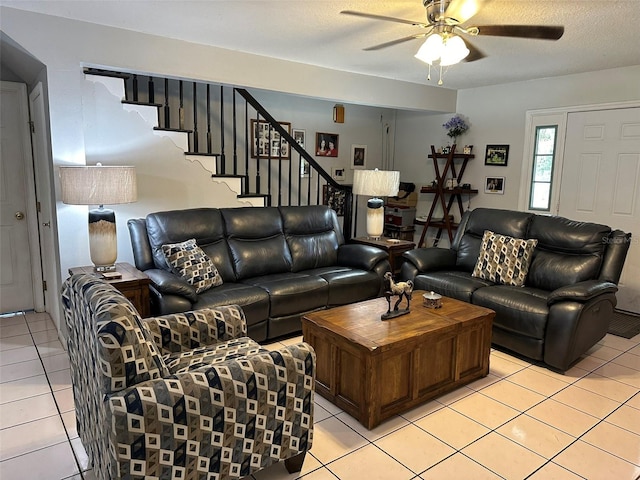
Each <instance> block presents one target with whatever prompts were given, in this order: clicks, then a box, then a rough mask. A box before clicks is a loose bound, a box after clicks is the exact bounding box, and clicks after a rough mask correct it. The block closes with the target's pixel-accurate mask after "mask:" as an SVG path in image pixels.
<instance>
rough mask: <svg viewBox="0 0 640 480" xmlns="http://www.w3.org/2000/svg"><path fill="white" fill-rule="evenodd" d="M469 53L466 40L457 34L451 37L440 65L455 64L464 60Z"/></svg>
mask: <svg viewBox="0 0 640 480" xmlns="http://www.w3.org/2000/svg"><path fill="white" fill-rule="evenodd" d="M467 55H469V49H468V48H467V46H466V45H465V43H464V40H462V38H460V37H457V36H454V37H449V38H448V39H447V41H446V42H445V44H444V49H443V50H442V55H441V58H440V65H442V66H443V67H446V66H449V65H455V64H456V63H459V62H460V61H462V59H464V58H465V57H466V56H467Z"/></svg>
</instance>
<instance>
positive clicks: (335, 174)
mask: <svg viewBox="0 0 640 480" xmlns="http://www.w3.org/2000/svg"><path fill="white" fill-rule="evenodd" d="M331 178H333V179H334V180H335V181H336V182H344V180H345V178H346V172H345V168H344V167H331Z"/></svg>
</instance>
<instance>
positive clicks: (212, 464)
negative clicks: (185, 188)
mask: <svg viewBox="0 0 640 480" xmlns="http://www.w3.org/2000/svg"><path fill="white" fill-rule="evenodd" d="M62 299H63V305H64V313H65V319H66V323H67V327H68V330H69V338H68V350H69V356H70V359H71V376H72V383H73V394H74V399H75V405H76V417H77V426H78V433H79V435H80V439H81V440H82V443H83V445H84V447H85V449H86V451H87V454H88V456H89V459H90V462H91V463H92V466H93V469H94V472H95V475H96V477H97V478H98V479H100V480H107V479H111V480H115V479H140V480H142V479H149V478H158V479H165V478H166V479H173V478H180V479H184V480H190V479H191V480H193V479H211V480H213V479H217V480H221V479H227V478H241V477H244V476H246V475H249V474H251V473H253V472H255V471H257V470H260V469H263V468H265V467H267V466H269V465H271V464H273V463H276V462H278V461H280V460H284V461H285V465H286V467H287V469H288V470H289V471H290V473H292V472H295V471H299V470H300V469H301V468H302V463H303V461H304V455H305V453H306V451H307V450H309V449H310V448H311V443H312V432H313V408H314V388H315V387H314V381H315V378H314V377H315V353H314V351H313V349H312V348H311V347H310V346H309V345H308V344H306V343H304V342H302V343H299V344H296V345H292V346H289V347H286V348H284V347H283V348H282V349H280V350H277V351H272V352H269V351H267V350H265V349H264V348H262V347H260V345H259V344H257V343H256V342H254V341H253V340H251V339H250V338H248V337H246V332H247V325H246V321H245V318H244V313H243V311H242V309H241V308H240V307H238V306H233V305H232V306H223V307H214V308H208V309H202V310H198V311H196V312H186V313H179V314H173V315H165V316H163V317H158V318H150V319H145V320H141V319H140V316H139V315H138V313H137V312H136V310H135V308H134V307H133V306H132V305H131V303H130V302H129V301H128V300H127V299H126V298H125V297H124V296H123V295H122V294H121V293H120V292H118V291H117V290H116V289H115V288H114V287H113V286H112V285H109V284H108V283H106V282H104V281H102V280H100V279H98V278H96V277H94V276H92V275H73V276H72V277H70V278H69V279H67V280H66V281H65V283H64V286H63V292H62Z"/></svg>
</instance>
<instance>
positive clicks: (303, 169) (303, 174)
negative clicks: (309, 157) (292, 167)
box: [300, 158, 313, 178]
mask: <svg viewBox="0 0 640 480" xmlns="http://www.w3.org/2000/svg"><path fill="white" fill-rule="evenodd" d="M312 173H313V170H311V165H309V162H307V161H306V160H305V159H304V158H301V159H300V178H311V175H312Z"/></svg>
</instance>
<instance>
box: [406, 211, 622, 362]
mask: <svg viewBox="0 0 640 480" xmlns="http://www.w3.org/2000/svg"><path fill="white" fill-rule="evenodd" d="M486 231H490V232H494V233H495V234H501V235H503V236H507V237H509V238H508V239H507V240H509V239H511V240H509V241H510V242H511V244H512V245H517V246H518V248H519V253H520V258H518V259H516V260H515V262H514V261H513V259H512V260H510V261H509V262H510V266H509V265H508V264H507V260H506V255H508V247H505V246H504V245H503V249H502V251H501V250H500V248H499V243H498V248H497V252H495V253H497V257H495V259H496V261H495V262H493V264H492V262H491V261H487V258H491V255H488V256H487V255H484V254H486V253H487V249H483V248H482V245H483V237H484V235H485V232H486ZM498 237H499V236H498ZM496 238H497V237H496V235H490V234H488V235H487V236H486V237H484V239H486V240H487V241H486V243H485V245H486V246H488V247H491V246H493V247H494V250H496V248H495V247H496V245H497V243H495V242H493V241H492V240H491V239H493V240H495V239H496ZM501 238H502V239H503V240H504V239H505V237H501ZM630 238H631V235H630V234H626V233H624V232H622V231H620V230H613V231H612V230H611V228H609V227H607V226H604V225H598V224H593V223H582V222H576V221H572V220H568V219H566V218H562V217H553V216H544V215H534V214H530V213H525V212H517V211H510V210H495V209H486V208H478V209H475V210H473V211H470V212H466V213H465V214H464V215H463V218H462V220H461V222H460V226H459V227H458V230H457V232H456V236H455V237H454V239H453V242H452V245H451V248H449V249H444V248H419V249H415V250H411V251H409V252H406V253H405V254H404V258H405V259H406V260H407V261H406V262H405V263H404V264H403V266H402V271H401V276H402V277H403V278H404V279H412V280H413V281H414V282H415V288H418V289H422V290H428V291H431V290H433V291H435V292H437V293H440V294H441V295H445V296H448V297H453V298H457V299H459V300H463V301H466V302H469V303H473V304H476V305H481V306H483V307H487V308H490V309H492V310H494V311H495V312H496V316H495V319H494V323H493V334H492V342H493V344H494V345H497V346H499V347H504V348H506V349H509V350H511V351H514V352H516V353H519V354H521V355H524V356H526V357H529V358H531V359H534V360H538V361H542V362H544V363H546V364H547V365H548V366H550V367H552V368H554V369H557V370H560V371H565V370H567V369H568V367H569V366H570V364H571V363H572V362H574V361H575V360H576V359H578V357H580V355H582V354H583V353H584V352H586V351H587V350H588V349H589V348H591V347H592V346H593V345H595V344H596V343H597V342H598V340H600V339H601V338H602V337H603V336H604V335H605V334H606V332H607V329H608V326H609V322H610V320H611V318H612V314H613V309H614V307H615V306H616V297H615V292H616V291H617V286H616V284H617V282H618V281H619V279H620V274H621V272H622V267H623V264H624V261H625V258H626V255H627V250H628V249H629V242H630ZM517 239H535V240H537V245H535V246H534V247H533V248H532V249H529V251H528V252H526V251H525V250H526V247H525V245H524V242H518V240H517ZM535 243H536V242H535V241H533V242H529V246H531V245H532V244H535ZM520 247H522V248H520ZM516 250H518V249H516ZM529 254H530V255H529ZM479 257H482V258H481V260H480V261H478V259H479ZM525 257H527V258H525ZM527 260H529V261H530V262H529V268H528V271H527V268H526V266H527V265H526V263H527ZM492 271H493V272H494V273H495V272H496V271H497V272H498V273H497V275H494V276H491V274H489V275H487V272H489V273H490V272H492ZM514 273H515V274H516V275H514ZM518 273H519V274H520V279H521V280H524V284H523V285H522V286H514V285H512V284H510V283H513V284H516V285H517V284H518V283H519V282H518V281H511V280H513V278H514V277H516V276H517V274H518ZM483 277H484V278H483ZM494 277H495V278H494ZM487 278H492V279H493V280H494V281H492V280H489V279H487ZM505 279H506V280H507V281H505Z"/></svg>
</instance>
